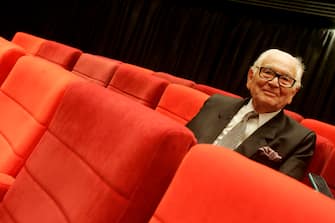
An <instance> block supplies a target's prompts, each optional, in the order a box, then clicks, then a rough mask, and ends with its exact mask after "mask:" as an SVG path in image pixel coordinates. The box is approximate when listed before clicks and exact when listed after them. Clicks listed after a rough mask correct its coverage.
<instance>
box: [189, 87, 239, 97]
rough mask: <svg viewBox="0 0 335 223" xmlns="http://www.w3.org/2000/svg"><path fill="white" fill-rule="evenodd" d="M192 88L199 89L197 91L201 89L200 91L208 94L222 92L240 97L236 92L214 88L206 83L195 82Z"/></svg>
mask: <svg viewBox="0 0 335 223" xmlns="http://www.w3.org/2000/svg"><path fill="white" fill-rule="evenodd" d="M194 88H195V89H197V90H199V91H202V92H204V93H206V94H208V95H213V94H223V95H226V96H231V97H234V98H241V96H239V95H237V94H233V93H230V92H228V91H224V90H221V89H218V88H215V87H211V86H208V85H205V84H196V85H195V86H194Z"/></svg>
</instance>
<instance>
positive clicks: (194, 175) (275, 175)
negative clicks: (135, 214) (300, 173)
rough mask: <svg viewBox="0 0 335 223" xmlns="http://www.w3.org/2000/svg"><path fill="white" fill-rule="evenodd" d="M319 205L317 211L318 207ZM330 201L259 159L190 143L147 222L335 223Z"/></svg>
mask: <svg viewBox="0 0 335 223" xmlns="http://www.w3.org/2000/svg"><path fill="white" fill-rule="evenodd" d="M316 210H317V211H316ZM333 211H335V206H334V201H333V200H332V199H330V198H329V197H326V196H325V195H323V194H320V193H317V192H315V191H314V190H313V189H312V188H310V187H307V186H306V185H304V184H302V183H300V182H298V181H296V180H294V179H292V178H290V177H288V176H286V175H284V174H281V173H279V172H276V171H274V170H272V169H270V168H267V167H264V166H262V165H260V164H259V163H257V162H254V161H252V160H249V159H247V158H246V157H244V156H242V155H240V154H238V153H236V152H234V151H231V150H229V149H222V148H220V147H215V146H212V145H205V144H202V145H201V144H200V145H197V146H195V147H193V148H192V149H191V150H190V152H189V153H188V154H187V156H186V157H185V159H184V161H183V162H182V164H181V165H180V167H179V169H178V171H177V173H176V176H175V177H174V179H173V181H172V183H171V185H170V186H169V189H168V191H167V192H166V194H165V195H164V197H163V199H162V201H161V203H160V205H159V206H158V208H157V210H156V211H155V214H154V216H153V218H152V219H151V221H150V223H162V222H164V223H179V222H180V223H184V222H192V223H212V222H236V223H240V222H241V223H244V222H257V223H268V222H285V223H296V222H327V223H328V222H329V223H330V222H334V221H335V215H334V214H333V213H334V212H333Z"/></svg>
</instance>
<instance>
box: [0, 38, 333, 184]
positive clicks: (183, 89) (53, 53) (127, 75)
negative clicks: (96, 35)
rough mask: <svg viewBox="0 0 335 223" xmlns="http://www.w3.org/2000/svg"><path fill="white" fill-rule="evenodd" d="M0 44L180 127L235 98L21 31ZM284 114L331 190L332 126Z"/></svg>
mask: <svg viewBox="0 0 335 223" xmlns="http://www.w3.org/2000/svg"><path fill="white" fill-rule="evenodd" d="M6 43H7V44H6ZM0 44H1V46H2V47H1V48H4V50H5V49H8V48H10V49H14V48H15V49H16V50H17V51H19V50H18V49H20V52H23V53H21V54H20V56H22V55H25V54H27V55H34V56H37V57H39V58H42V59H46V60H48V61H51V62H52V63H55V64H58V65H59V66H60V67H62V68H65V69H66V70H69V71H71V72H72V73H74V74H77V76H79V77H81V78H83V79H84V80H89V81H91V82H94V83H96V84H98V85H101V86H104V87H107V88H108V89H111V90H114V91H117V92H119V93H121V94H124V95H126V96H128V97H130V98H132V99H134V100H136V101H138V102H140V103H142V104H144V105H147V106H149V107H151V108H153V109H155V110H157V111H159V112H161V113H163V114H165V115H168V116H169V117H171V118H173V119H175V120H177V121H178V122H180V123H182V124H186V123H187V122H188V121H189V120H191V119H192V118H193V117H194V115H195V114H196V113H197V112H198V111H199V109H200V107H201V106H202V104H203V103H204V101H205V100H206V99H207V98H208V97H209V96H210V95H212V94H214V93H219V94H224V95H227V96H231V97H240V96H238V95H236V94H232V93H229V92H227V91H223V90H220V89H217V88H214V87H211V86H208V85H204V84H197V83H195V82H194V81H191V80H187V79H184V78H179V77H176V76H174V75H171V74H168V73H164V72H155V71H153V70H150V69H147V68H143V67H139V66H136V65H132V64H128V63H124V62H121V61H118V60H114V59H111V58H107V57H103V56H100V55H94V54H89V53H84V52H82V51H81V50H79V49H76V48H73V47H71V46H67V45H65V44H61V43H58V42H55V41H51V40H47V39H44V38H41V37H37V36H34V35H31V34H28V33H24V32H17V33H16V34H15V35H14V37H13V39H12V40H11V41H8V40H5V39H3V38H2V39H1V41H0ZM3 46H6V47H3ZM13 55H15V56H13ZM17 55H18V54H3V58H13V59H12V60H3V64H6V63H7V61H11V63H9V64H10V65H9V66H7V67H10V66H13V65H14V62H13V61H15V60H17V59H18V58H19V57H20V56H17ZM4 67H6V66H4ZM7 75H8V74H7ZM3 76H5V75H3ZM3 79H4V78H3ZM176 84H177V85H176ZM285 113H286V114H287V115H288V116H290V117H292V118H293V119H295V120H296V121H298V122H300V123H301V124H302V125H304V126H306V127H308V128H311V129H312V130H314V131H316V132H317V133H318V140H317V145H316V147H317V149H316V150H317V151H316V155H315V158H314V160H317V161H312V164H311V165H310V166H311V168H310V169H309V171H314V172H316V173H319V174H320V173H322V175H323V176H325V178H326V179H327V181H328V182H329V184H330V187H331V188H332V189H333V190H334V189H335V183H333V182H334V180H333V178H335V177H331V174H326V173H324V170H323V169H324V168H325V167H324V165H328V164H327V163H329V166H332V165H333V164H334V163H333V161H332V160H334V159H333V158H332V156H334V154H333V152H332V151H333V150H332V149H319V148H323V147H329V148H332V147H331V146H328V144H329V142H324V141H325V139H324V138H327V139H328V140H330V141H331V142H332V143H335V137H334V134H333V132H334V126H333V125H330V124H327V123H324V122H320V121H318V120H314V119H306V118H304V117H303V116H302V115H300V114H298V113H295V112H293V111H289V110H285ZM325 133H327V134H325ZM318 157H322V158H318ZM314 163H315V164H314ZM321 167H322V168H321ZM326 169H327V168H326ZM305 181H306V183H307V182H308V180H307V179H306V180H305Z"/></svg>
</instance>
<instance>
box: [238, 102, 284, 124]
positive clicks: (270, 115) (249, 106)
mask: <svg viewBox="0 0 335 223" xmlns="http://www.w3.org/2000/svg"><path fill="white" fill-rule="evenodd" d="M242 109H243V114H246V113H248V112H250V111H255V108H254V106H253V104H252V98H251V99H250V100H249V102H248V104H246V105H245V106H243V108H242ZM280 111H281V110H278V111H275V112H268V113H262V114H259V118H258V126H261V125H263V124H264V123H266V122H267V121H269V120H270V119H272V118H273V117H275V116H276V115H277V114H278V113H279V112H280Z"/></svg>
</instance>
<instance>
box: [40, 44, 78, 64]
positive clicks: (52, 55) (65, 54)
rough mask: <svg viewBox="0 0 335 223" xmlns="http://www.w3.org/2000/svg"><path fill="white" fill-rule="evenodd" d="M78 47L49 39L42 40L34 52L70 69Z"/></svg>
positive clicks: (75, 58) (76, 56)
mask: <svg viewBox="0 0 335 223" xmlns="http://www.w3.org/2000/svg"><path fill="white" fill-rule="evenodd" d="M81 54H82V51H81V50H80V49H77V48H74V47H71V46H68V45H65V44H62V43H59V42H56V41H51V40H46V41H43V42H42V43H41V45H40V47H39V49H38V51H37V53H36V56H39V57H41V58H43V59H46V60H48V61H51V62H53V63H56V64H58V65H60V66H62V67H63V68H65V69H67V70H72V69H73V66H74V64H75V63H76V62H77V60H78V58H79V56H80V55H81Z"/></svg>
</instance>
